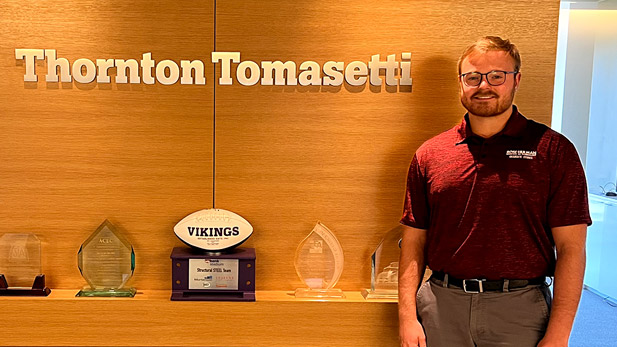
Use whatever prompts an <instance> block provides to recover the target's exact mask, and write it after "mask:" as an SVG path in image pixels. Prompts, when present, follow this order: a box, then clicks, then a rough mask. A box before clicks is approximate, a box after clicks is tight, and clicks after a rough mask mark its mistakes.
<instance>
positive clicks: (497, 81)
mask: <svg viewBox="0 0 617 347" xmlns="http://www.w3.org/2000/svg"><path fill="white" fill-rule="evenodd" d="M517 73H518V71H500V70H493V71H491V72H487V73H479V72H468V73H464V74H461V79H462V80H463V83H465V85H466V86H468V87H477V86H479V85H480V84H481V83H482V76H485V77H486V82H488V84H490V85H492V86H500V85H502V84H504V83H505V82H506V75H508V74H515V75H516V74H517Z"/></svg>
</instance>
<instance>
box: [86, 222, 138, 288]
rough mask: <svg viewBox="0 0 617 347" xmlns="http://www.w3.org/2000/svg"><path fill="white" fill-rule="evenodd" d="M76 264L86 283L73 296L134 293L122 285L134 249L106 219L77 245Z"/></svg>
mask: <svg viewBox="0 0 617 347" xmlns="http://www.w3.org/2000/svg"><path fill="white" fill-rule="evenodd" d="M78 264H79V271H81V275H82V276H83V278H84V279H85V280H86V281H87V282H88V286H86V287H84V289H82V290H81V291H80V292H79V293H77V296H125V297H126V296H128V297H133V296H135V292H136V291H135V288H125V287H124V286H125V285H126V283H127V281H128V280H129V279H130V278H131V277H132V276H133V271H134V270H135V251H134V250H133V246H131V244H130V243H129V242H128V241H127V240H126V238H125V237H124V236H123V235H122V234H121V233H120V232H119V231H118V230H117V229H116V228H115V227H114V225H113V224H111V222H109V221H108V220H105V221H104V222H103V224H101V225H100V226H99V227H98V228H97V229H96V230H95V231H94V232H93V233H92V235H90V237H89V238H88V239H87V240H86V241H85V242H84V243H83V244H82V245H81V248H79V253H78Z"/></svg>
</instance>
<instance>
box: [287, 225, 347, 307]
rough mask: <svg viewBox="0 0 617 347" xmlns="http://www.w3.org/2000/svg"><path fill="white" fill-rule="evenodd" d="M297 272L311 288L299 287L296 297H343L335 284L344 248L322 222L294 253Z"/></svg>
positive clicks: (341, 270) (340, 270) (341, 267)
mask: <svg viewBox="0 0 617 347" xmlns="http://www.w3.org/2000/svg"><path fill="white" fill-rule="evenodd" d="M294 263H295V266H296V272H297V273H298V276H299V277H300V279H301V280H302V282H304V284H306V286H307V287H308V288H298V289H296V293H295V295H296V297H297V298H344V297H345V295H344V294H343V291H342V290H340V289H335V288H334V286H335V285H336V282H338V280H339V278H340V277H341V274H342V272H343V263H344V258H343V248H342V247H341V244H340V243H339V241H338V239H337V238H336V236H335V235H334V233H332V231H330V229H328V228H327V227H326V226H325V225H323V224H322V223H321V222H318V223H317V225H315V227H314V228H313V230H312V231H311V233H310V234H309V235H308V236H307V237H306V238H305V239H304V240H303V241H302V242H301V243H300V245H298V249H297V250H296V257H295V262H294Z"/></svg>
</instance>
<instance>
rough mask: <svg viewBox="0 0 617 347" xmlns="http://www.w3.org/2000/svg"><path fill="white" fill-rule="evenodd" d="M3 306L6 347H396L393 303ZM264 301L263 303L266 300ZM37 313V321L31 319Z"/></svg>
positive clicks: (144, 301)
mask: <svg viewBox="0 0 617 347" xmlns="http://www.w3.org/2000/svg"><path fill="white" fill-rule="evenodd" d="M74 295H75V291H69V290H58V291H54V292H52V293H51V295H50V297H48V298H34V299H22V298H4V299H2V300H3V301H4V303H7V302H8V303H9V304H10V305H11V310H9V311H6V310H4V311H3V314H2V315H0V326H2V327H3V329H2V341H0V344H3V345H5V344H6V345H11V346H15V345H30V346H31V345H33V344H36V345H40V346H85V345H96V346H101V345H103V346H281V347H283V346H285V347H287V346H303V347H311V346H315V347H317V346H341V347H357V346H367V347H386V346H397V345H398V333H397V329H398V321H397V320H396V309H397V306H396V303H393V302H390V303H387V302H366V301H364V299H363V298H362V296H361V295H360V293H359V292H348V293H346V295H347V297H348V299H344V300H338V301H335V302H310V301H298V300H295V299H293V297H291V296H290V293H288V292H280V291H279V292H258V293H257V299H258V301H257V302H245V303H230V302H218V303H216V302H194V301H193V302H178V301H169V295H170V293H169V291H144V292H143V293H139V294H137V296H136V297H135V298H133V299H104V298H94V299H93V298H75V297H73V296H74ZM261 298H264V299H263V300H262V299H261ZM33 312H36V313H37V314H33Z"/></svg>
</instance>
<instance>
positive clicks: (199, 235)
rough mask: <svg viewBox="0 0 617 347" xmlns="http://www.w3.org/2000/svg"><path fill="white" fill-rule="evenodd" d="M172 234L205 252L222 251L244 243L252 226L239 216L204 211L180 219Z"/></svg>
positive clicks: (215, 210)
mask: <svg viewBox="0 0 617 347" xmlns="http://www.w3.org/2000/svg"><path fill="white" fill-rule="evenodd" d="M174 233H176V236H177V237H178V238H179V239H180V240H181V241H182V242H184V243H186V244H187V245H189V246H192V247H197V248H201V249H203V250H206V251H222V250H225V249H229V248H233V247H236V246H238V245H240V244H241V243H243V242H244V241H246V240H247V239H248V238H249V237H250V236H251V234H252V233H253V226H252V225H251V224H250V223H249V222H248V221H247V220H246V219H244V218H242V217H241V216H240V215H238V214H236V213H233V212H231V211H227V210H222V209H214V208H213V209H206V210H201V211H197V212H193V213H191V214H189V215H188V216H186V217H184V218H182V220H181V221H180V222H178V224H176V226H175V227H174Z"/></svg>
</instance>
